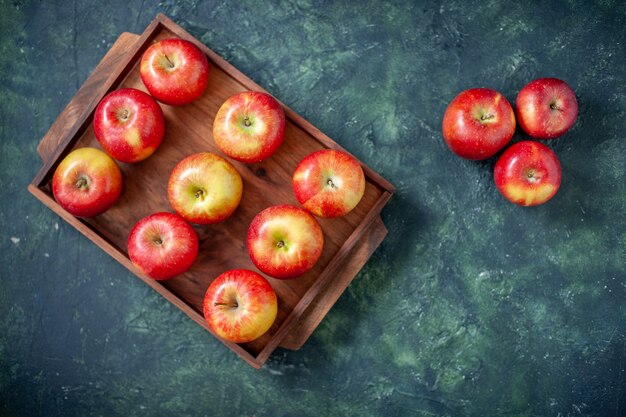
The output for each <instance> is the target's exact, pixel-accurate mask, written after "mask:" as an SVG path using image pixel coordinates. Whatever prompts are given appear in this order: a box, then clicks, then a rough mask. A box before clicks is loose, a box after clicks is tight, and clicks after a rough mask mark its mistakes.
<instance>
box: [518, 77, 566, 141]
mask: <svg viewBox="0 0 626 417" xmlns="http://www.w3.org/2000/svg"><path fill="white" fill-rule="evenodd" d="M515 107H516V112H517V122H518V123H519V125H520V126H521V128H522V129H523V130H524V132H526V133H528V134H529V135H530V136H532V137H534V138H538V139H553V138H556V137H559V136H561V135H562V134H563V133H565V132H567V131H568V130H569V129H570V128H571V127H572V125H573V124H574V122H575V121H576V117H577V116H578V102H577V101H576V94H574V90H572V88H571V87H570V86H569V85H567V83H565V81H562V80H559V79H558V78H539V79H536V80H534V81H531V82H530V83H528V84H526V85H525V86H524V88H522V89H521V90H520V92H519V94H518V95H517V99H516V100H515Z"/></svg>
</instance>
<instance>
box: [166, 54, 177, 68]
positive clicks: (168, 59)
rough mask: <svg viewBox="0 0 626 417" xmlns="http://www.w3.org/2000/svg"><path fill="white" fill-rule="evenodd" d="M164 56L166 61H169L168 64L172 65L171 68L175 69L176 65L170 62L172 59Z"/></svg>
mask: <svg viewBox="0 0 626 417" xmlns="http://www.w3.org/2000/svg"><path fill="white" fill-rule="evenodd" d="M163 56H165V59H167V63H168V64H169V65H170V68H174V67H175V66H176V65H174V63H173V62H172V61H171V60H170V57H168V56H167V55H166V54H163Z"/></svg>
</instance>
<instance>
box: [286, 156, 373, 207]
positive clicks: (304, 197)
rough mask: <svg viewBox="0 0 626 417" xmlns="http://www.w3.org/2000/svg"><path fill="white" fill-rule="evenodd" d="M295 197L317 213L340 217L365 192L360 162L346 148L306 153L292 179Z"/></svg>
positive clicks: (353, 205)
mask: <svg viewBox="0 0 626 417" xmlns="http://www.w3.org/2000/svg"><path fill="white" fill-rule="evenodd" d="M292 186H293V191H294V193H295V194H296V198H297V199H298V201H299V202H300V204H302V205H303V206H304V207H305V208H306V209H307V210H309V211H310V212H311V213H313V214H315V215H316V216H320V217H339V216H343V215H344V214H346V213H348V212H349V211H351V210H352V209H353V208H355V207H356V206H357V204H359V201H361V198H362V197H363V193H364V192H365V175H364V174H363V168H361V164H359V162H358V161H357V160H356V159H355V158H354V157H352V156H351V155H348V154H347V153H345V152H341V151H335V150H331V149H325V150H321V151H317V152H313V153H312V154H310V155H308V156H307V157H305V158H304V159H303V160H302V161H301V162H300V164H299V165H298V166H297V167H296V170H295V172H294V174H293V179H292Z"/></svg>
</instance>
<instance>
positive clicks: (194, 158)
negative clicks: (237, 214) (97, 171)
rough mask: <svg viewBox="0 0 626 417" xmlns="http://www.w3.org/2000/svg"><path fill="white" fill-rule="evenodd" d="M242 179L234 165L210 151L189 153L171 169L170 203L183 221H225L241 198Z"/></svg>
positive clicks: (206, 222) (169, 184)
mask: <svg viewBox="0 0 626 417" xmlns="http://www.w3.org/2000/svg"><path fill="white" fill-rule="evenodd" d="M242 191H243V182H242V181H241V176H240V175H239V172H237V170H236V169H235V167H234V166H232V164H231V163H230V162H228V161H227V160H225V159H224V158H222V157H221V156H218V155H215V154H213V153H210V152H201V153H197V154H193V155H190V156H188V157H186V158H185V159H183V160H182V161H180V162H179V163H178V164H177V165H176V166H175V167H174V169H173V170H172V173H171V174H170V178H169V182H168V185H167V196H168V198H169V201H170V204H171V205H172V207H173V208H174V210H176V212H177V213H178V214H180V215H181V216H183V217H184V218H185V219H186V220H187V221H190V222H191V223H198V224H212V223H218V222H221V221H223V220H226V219H227V218H228V217H230V215H231V214H233V212H234V211H235V209H236V208H237V206H238V205H239V202H240V201H241V194H242Z"/></svg>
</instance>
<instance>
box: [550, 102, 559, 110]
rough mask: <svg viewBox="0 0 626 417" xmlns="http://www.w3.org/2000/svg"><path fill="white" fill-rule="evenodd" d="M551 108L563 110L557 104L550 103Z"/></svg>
mask: <svg viewBox="0 0 626 417" xmlns="http://www.w3.org/2000/svg"><path fill="white" fill-rule="evenodd" d="M550 108H551V109H552V110H561V109H560V108H559V106H557V105H556V103H550Z"/></svg>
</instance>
